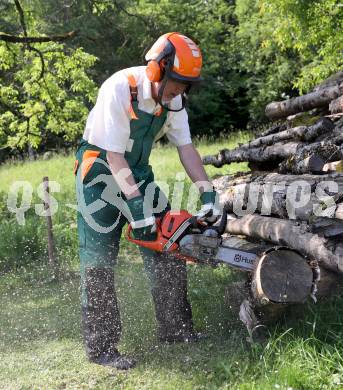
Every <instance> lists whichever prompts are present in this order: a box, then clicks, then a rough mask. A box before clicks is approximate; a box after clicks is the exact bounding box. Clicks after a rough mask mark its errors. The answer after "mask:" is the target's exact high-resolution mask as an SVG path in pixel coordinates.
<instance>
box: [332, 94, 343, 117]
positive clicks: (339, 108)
mask: <svg viewBox="0 0 343 390" xmlns="http://www.w3.org/2000/svg"><path fill="white" fill-rule="evenodd" d="M329 110H330V112H331V114H338V113H340V112H343V96H340V97H339V98H337V99H335V100H332V102H331V103H330V105H329Z"/></svg>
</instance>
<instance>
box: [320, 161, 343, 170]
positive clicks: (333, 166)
mask: <svg viewBox="0 0 343 390" xmlns="http://www.w3.org/2000/svg"><path fill="white" fill-rule="evenodd" d="M323 172H339V173H343V160H339V161H333V162H331V163H327V164H325V165H324V166H323Z"/></svg>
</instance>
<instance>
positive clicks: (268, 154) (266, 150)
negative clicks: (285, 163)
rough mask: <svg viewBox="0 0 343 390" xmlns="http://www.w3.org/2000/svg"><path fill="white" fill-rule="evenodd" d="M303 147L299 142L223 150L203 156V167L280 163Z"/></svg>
mask: <svg viewBox="0 0 343 390" xmlns="http://www.w3.org/2000/svg"><path fill="white" fill-rule="evenodd" d="M302 146H304V144H302V143H301V142H288V143H281V142H280V143H277V144H275V145H271V146H266V147H260V148H250V149H246V148H236V149H233V150H228V149H223V150H221V151H220V152H219V154H218V155H217V156H205V157H204V158H203V163H204V165H214V166H215V167H217V168H220V167H222V166H223V165H225V164H231V163H232V162H243V161H251V162H265V161H269V160H274V161H275V160H277V161H281V160H283V159H285V158H287V157H288V156H290V155H292V154H295V153H297V151H298V150H299V149H300V148H301V147H302Z"/></svg>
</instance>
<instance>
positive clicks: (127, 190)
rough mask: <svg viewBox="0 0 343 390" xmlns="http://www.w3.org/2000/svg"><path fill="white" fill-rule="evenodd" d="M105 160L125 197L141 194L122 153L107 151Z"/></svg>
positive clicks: (130, 197)
mask: <svg viewBox="0 0 343 390" xmlns="http://www.w3.org/2000/svg"><path fill="white" fill-rule="evenodd" d="M107 161H108V164H109V166H110V169H111V172H112V175H113V177H114V178H115V180H116V182H117V184H118V186H119V188H120V189H121V191H122V192H123V193H124V195H125V196H126V199H132V198H135V197H136V196H141V195H142V194H141V192H140V191H139V189H138V186H137V183H136V181H135V179H134V177H133V175H132V171H131V169H130V167H129V164H128V163H127V161H126V160H125V158H124V154H122V153H116V152H107Z"/></svg>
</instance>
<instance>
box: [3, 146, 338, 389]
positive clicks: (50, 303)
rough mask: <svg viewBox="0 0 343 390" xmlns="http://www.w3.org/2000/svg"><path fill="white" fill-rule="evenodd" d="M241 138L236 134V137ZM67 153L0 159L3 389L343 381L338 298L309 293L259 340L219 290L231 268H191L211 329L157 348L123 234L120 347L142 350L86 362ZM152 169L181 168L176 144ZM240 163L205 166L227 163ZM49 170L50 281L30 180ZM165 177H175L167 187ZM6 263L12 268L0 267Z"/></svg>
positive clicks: (200, 312)
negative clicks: (124, 366)
mask: <svg viewBox="0 0 343 390" xmlns="http://www.w3.org/2000/svg"><path fill="white" fill-rule="evenodd" d="M236 141H237V140H232V142H230V143H229V146H233V145H234V143H235V142H236ZM227 146H228V143H225V144H224V143H223V142H221V141H217V142H215V143H213V144H209V143H206V142H201V143H199V145H198V147H199V150H200V152H201V154H210V153H215V152H217V151H218V149H220V148H222V147H227ZM72 165H73V157H72V156H71V157H58V156H57V157H55V158H54V159H52V160H49V161H35V162H29V163H24V164H23V163H16V164H8V165H4V166H2V167H1V168H0V192H1V193H2V194H3V196H4V203H3V204H2V205H1V207H0V213H1V222H0V234H1V240H0V275H1V276H0V299H1V301H0V302H1V312H0V313H1V314H0V389H6V390H7V389H125V390H126V389H149V390H150V389H163V390H164V389H230V390H231V389H234V390H235V389H240V390H243V389H256V390H260V389H263V390H264V389H266V390H268V389H284V390H286V389H287V390H290V389H293V390H307V389H337V388H342V389H343V360H342V357H343V343H342V340H343V337H342V336H343V327H342V325H343V324H342V322H343V321H342V314H341V313H342V312H343V300H342V298H340V297H334V298H332V299H331V300H329V301H327V302H325V303H323V304H317V305H316V306H314V305H311V304H310V303H309V304H307V305H305V306H304V307H302V308H301V313H300V314H299V313H297V312H294V313H293V314H292V315H291V316H290V317H289V318H288V320H287V322H285V323H282V324H279V325H277V326H275V327H274V328H271V333H272V334H271V337H270V340H269V342H268V343H267V344H266V345H264V346H253V347H251V346H249V345H248V344H247V343H246V340H245V338H246V334H245V331H244V330H243V329H242V327H241V326H240V324H239V323H238V322H237V321H236V319H235V318H234V316H233V315H232V313H231V312H230V310H229V309H228V308H227V307H226V306H225V304H224V301H223V294H224V288H225V286H227V285H228V284H230V282H231V281H232V280H235V279H237V278H238V277H239V276H240V274H237V273H234V272H232V271H231V270H230V269H229V268H227V267H224V266H222V267H218V268H216V269H211V268H209V267H202V266H190V267H189V295H190V299H191V302H192V306H193V315H194V322H195V324H196V327H197V328H198V329H201V330H203V331H206V332H207V333H208V334H209V338H208V339H207V340H205V341H203V342H201V343H198V344H191V345H169V346H164V345H160V344H158V343H157V342H156V333H155V319H154V315H153V307H152V302H151V297H150V294H149V286H148V282H147V279H146V277H145V275H144V273H143V272H142V262H141V260H140V258H139V256H138V252H137V249H136V248H135V247H133V246H132V245H129V244H127V243H125V242H123V245H122V246H121V250H120V255H119V259H118V266H117V268H116V283H117V286H118V295H119V301H120V307H121V314H122V321H123V325H124V326H123V329H124V330H123V335H122V340H121V343H120V349H121V350H122V351H123V352H126V353H128V354H130V355H133V356H134V357H135V358H137V360H138V362H139V364H138V365H137V367H136V368H135V369H133V370H132V371H130V372H124V373H123V372H118V371H116V370H114V369H108V368H104V367H100V366H96V365H92V364H90V363H88V361H87V359H86V358H85V355H84V351H83V346H82V340H81V335H80V321H79V320H80V309H79V306H80V305H79V277H78V265H77V261H78V255H77V235H76V234H77V232H76V226H75V212H74V211H73V209H72V208H70V207H68V206H67V205H68V204H73V203H74V202H75V197H74V189H73V186H74V183H73V181H74V179H73V176H72V174H71V170H72ZM152 165H153V166H154V170H155V172H156V179H157V180H162V179H168V183H170V184H171V185H172V184H173V182H174V180H175V174H176V173H177V172H180V171H182V169H181V165H180V163H179V162H178V159H177V156H176V152H175V150H174V149H172V148H168V147H164V148H156V149H155V150H154V152H153V155H152ZM245 169H247V167H246V165H245V164H239V165H231V166H229V167H223V168H221V169H220V170H218V169H216V168H212V167H207V170H208V173H209V174H210V175H211V176H212V175H214V174H217V173H220V174H226V173H233V172H234V171H237V170H245ZM45 175H48V176H49V177H50V179H51V180H55V181H57V182H59V183H60V184H61V192H60V193H55V194H54V196H55V197H56V199H58V201H59V210H58V212H57V213H56V214H55V215H54V216H53V220H54V229H55V236H56V244H57V247H58V251H59V259H60V260H61V261H62V265H63V272H62V275H61V279H60V280H59V281H58V282H56V281H53V280H51V277H50V275H49V270H48V267H47V266H46V258H47V254H46V249H45V248H46V241H45V235H46V233H45V221H44V218H42V217H38V216H36V215H35V213H34V210H33V204H34V203H41V200H40V199H39V197H38V195H37V194H36V188H37V186H38V185H39V183H40V181H41V178H42V177H43V176H45ZM15 180H26V181H28V182H29V183H31V185H32V187H33V189H34V196H33V199H32V202H31V206H32V207H31V209H29V210H28V211H27V212H26V213H25V215H26V224H25V226H20V225H18V224H17V222H16V220H15V219H14V218H13V215H12V214H11V213H9V212H8V210H7V206H6V201H7V200H6V197H7V192H8V190H9V188H10V186H11V185H12V183H13V182H14V181H15ZM171 187H172V186H171ZM6 265H7V268H6Z"/></svg>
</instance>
